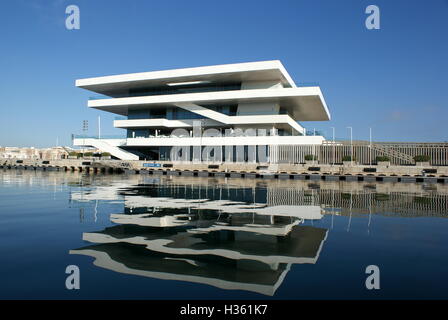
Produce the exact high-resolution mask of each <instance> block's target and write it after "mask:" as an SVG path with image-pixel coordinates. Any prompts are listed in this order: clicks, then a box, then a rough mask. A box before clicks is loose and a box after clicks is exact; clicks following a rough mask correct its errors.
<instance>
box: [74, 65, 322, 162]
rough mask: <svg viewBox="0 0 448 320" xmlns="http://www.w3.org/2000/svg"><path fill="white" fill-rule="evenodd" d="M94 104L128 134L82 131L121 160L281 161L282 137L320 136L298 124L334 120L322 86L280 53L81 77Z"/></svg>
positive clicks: (289, 141) (80, 141) (302, 141)
mask: <svg viewBox="0 0 448 320" xmlns="http://www.w3.org/2000/svg"><path fill="white" fill-rule="evenodd" d="M76 86H77V87H80V88H83V89H86V90H90V91H92V92H95V93H97V94H100V95H101V96H99V97H96V98H91V99H89V101H88V106H89V107H90V108H95V109H99V110H104V111H107V112H112V113H114V114H116V115H118V116H120V117H121V118H117V119H116V120H115V121H114V126H115V127H116V128H123V129H125V130H126V137H125V138H123V139H105V138H103V139H100V138H99V137H82V136H77V137H75V139H74V145H77V146H92V147H96V148H98V149H100V150H102V151H104V152H109V153H111V154H112V155H113V156H115V157H116V158H119V159H123V160H139V159H146V160H159V161H209V162H226V161H227V162H269V163H275V162H276V147H277V146H279V145H291V146H294V145H315V144H321V143H322V141H323V140H324V137H322V136H316V135H307V134H306V131H305V129H304V127H302V125H301V124H300V123H301V122H305V121H326V120H330V112H329V110H328V108H327V105H326V103H325V99H324V97H323V94H322V91H321V90H320V88H319V87H318V86H296V85H295V83H294V81H293V80H292V79H291V77H290V76H289V74H288V72H287V71H286V70H285V68H284V67H283V65H282V64H281V62H280V61H262V62H250V63H238V64H227V65H217V66H207V67H198V68H185V69H175V70H166V71H154V72H142V73H132V74H122V75H114V76H105V77H97V78H87V79H79V80H76Z"/></svg>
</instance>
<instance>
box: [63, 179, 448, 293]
mask: <svg viewBox="0 0 448 320" xmlns="http://www.w3.org/2000/svg"><path fill="white" fill-rule="evenodd" d="M133 179H135V178H133ZM410 187H411V188H415V191H414V192H409V191H406V190H409V188H410ZM377 188H378V190H377ZM400 188H404V189H403V190H401V189H400ZM425 188H427V189H425ZM433 189H434V188H433V187H432V186H429V187H425V186H416V185H408V186H406V185H403V184H401V185H392V184H383V185H372V184H361V183H354V184H350V183H347V184H341V183H337V184H332V183H311V182H304V181H300V182H298V181H292V182H288V181H276V182H261V183H260V182H255V181H254V180H252V181H250V180H239V179H237V180H224V179H198V178H181V177H170V178H168V177H161V178H144V179H143V178H139V180H138V181H136V180H130V181H119V182H117V183H114V184H109V185H107V186H104V185H99V186H94V187H91V188H81V189H79V188H78V189H76V190H73V191H72V193H71V201H72V202H74V203H82V202H88V203H93V204H94V205H93V206H94V208H95V210H94V212H95V217H96V212H97V206H98V201H112V202H117V201H118V202H123V203H124V209H123V211H122V212H119V213H112V214H111V215H110V220H111V221H112V222H113V223H114V224H115V225H114V226H111V227H108V228H105V229H104V230H100V231H95V232H88V233H84V234H83V236H82V238H83V240H85V241H88V242H89V243H91V245H89V246H86V247H83V248H79V249H76V250H71V251H70V253H71V254H80V255H86V256H91V257H93V258H95V260H94V264H95V265H96V266H99V267H102V268H105V269H109V270H113V271H116V272H120V273H126V274H133V275H140V276H145V277H151V278H158V279H167V280H168V279H169V280H180V281H189V282H195V283H202V284H208V285H212V286H215V287H218V288H222V289H234V290H247V291H252V292H257V293H261V294H264V295H271V296H272V295H274V294H275V291H276V290H277V289H278V288H279V286H280V285H281V284H282V282H283V280H284V278H285V276H286V274H287V273H288V271H289V270H290V268H291V266H292V264H303V263H308V264H314V263H316V262H317V260H318V258H319V254H320V252H321V250H322V247H323V246H324V243H325V239H326V238H327V233H328V230H327V229H326V228H319V227H314V226H313V225H309V224H306V225H305V224H304V223H305V222H307V221H311V222H313V221H316V220H320V219H322V217H323V216H324V215H325V214H330V215H331V216H332V217H331V218H333V217H334V215H346V216H348V217H349V219H348V225H347V231H349V229H350V223H351V218H352V214H353V212H356V214H357V215H362V214H365V215H368V218H369V219H368V222H367V224H366V228H367V229H368V228H369V227H370V225H371V215H372V214H375V213H379V212H381V214H399V215H406V216H409V215H412V216H415V215H417V216H418V215H420V214H424V215H428V213H430V214H434V215H441V214H442V215H443V214H445V213H446V212H447V201H446V200H447V199H446V198H447V193H446V192H435V191H434V190H433ZM439 191H440V190H439ZM442 191H445V190H442ZM332 226H333V220H331V225H330V226H329V228H332Z"/></svg>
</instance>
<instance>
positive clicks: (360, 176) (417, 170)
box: [0, 159, 448, 183]
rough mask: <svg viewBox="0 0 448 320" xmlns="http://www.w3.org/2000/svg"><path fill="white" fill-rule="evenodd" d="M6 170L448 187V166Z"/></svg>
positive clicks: (36, 164)
mask: <svg viewBox="0 0 448 320" xmlns="http://www.w3.org/2000/svg"><path fill="white" fill-rule="evenodd" d="M0 167H1V168H3V169H17V170H45V171H81V172H86V173H127V174H153V175H174V176H178V175H180V176H193V177H194V176H198V177H226V178H249V179H255V178H260V179H279V180H288V179H294V180H295V179H297V180H326V181H339V180H342V181H366V182H376V181H379V182H425V183H448V166H431V165H429V164H418V165H387V164H379V165H361V164H356V163H352V162H345V163H343V164H335V165H329V164H319V163H317V161H316V162H313V161H310V162H309V163H302V164H286V163H285V164H265V165H263V164H256V163H253V164H249V163H173V162H168V161H123V160H96V159H60V160H51V161H48V160H47V161H42V160H18V159H0Z"/></svg>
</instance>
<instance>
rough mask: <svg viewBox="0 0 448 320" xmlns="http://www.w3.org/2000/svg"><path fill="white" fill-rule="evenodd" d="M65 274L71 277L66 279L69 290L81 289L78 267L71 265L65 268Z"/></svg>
mask: <svg viewBox="0 0 448 320" xmlns="http://www.w3.org/2000/svg"><path fill="white" fill-rule="evenodd" d="M65 273H66V274H68V275H69V276H68V277H67V278H66V279H65V287H66V288H67V289H68V290H74V289H75V290H79V289H80V272H79V267H78V266H76V265H73V264H72V265H69V266H67V268H65Z"/></svg>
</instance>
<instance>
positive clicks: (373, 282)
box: [365, 264, 380, 290]
mask: <svg viewBox="0 0 448 320" xmlns="http://www.w3.org/2000/svg"><path fill="white" fill-rule="evenodd" d="M366 274H368V275H369V276H368V277H367V278H366V282H365V285H366V288H367V289H368V290H372V289H376V290H378V289H380V268H378V266H376V265H374V264H372V265H369V266H367V268H366Z"/></svg>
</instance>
